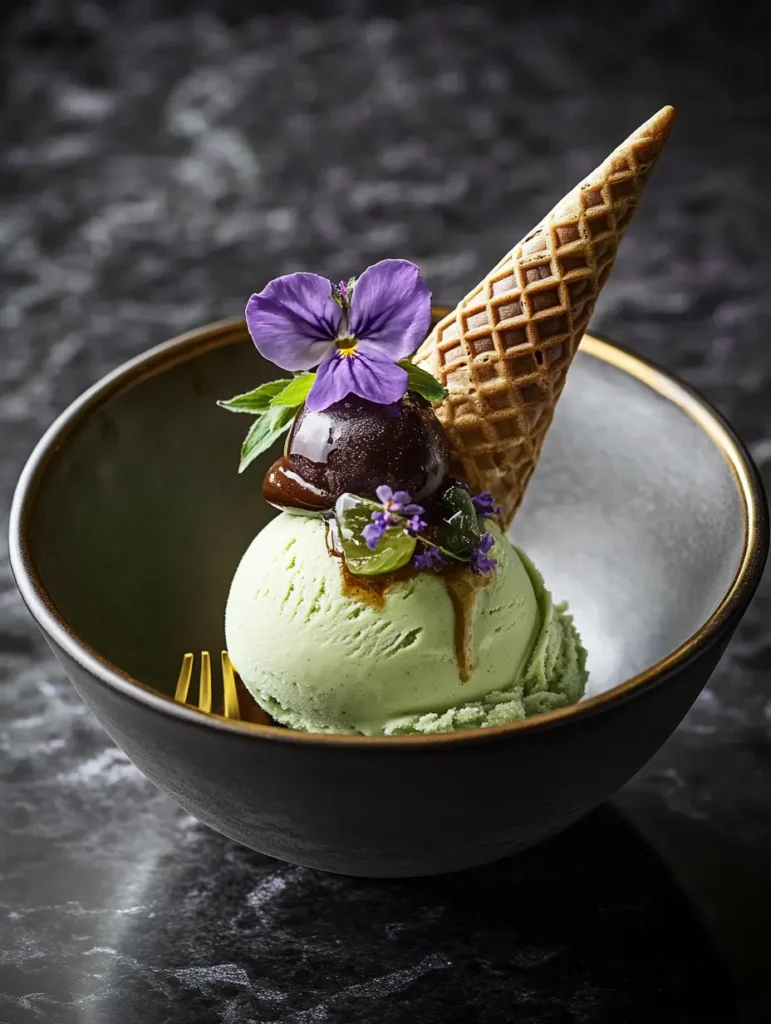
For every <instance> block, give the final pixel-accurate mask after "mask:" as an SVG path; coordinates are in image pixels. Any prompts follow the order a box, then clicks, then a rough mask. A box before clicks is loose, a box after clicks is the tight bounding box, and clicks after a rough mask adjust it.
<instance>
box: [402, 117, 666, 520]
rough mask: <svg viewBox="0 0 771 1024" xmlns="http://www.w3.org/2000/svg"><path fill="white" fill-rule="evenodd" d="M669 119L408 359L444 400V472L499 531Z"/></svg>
mask: <svg viewBox="0 0 771 1024" xmlns="http://www.w3.org/2000/svg"><path fill="white" fill-rule="evenodd" d="M673 117H674V111H673V109H672V108H671V107H665V108H664V109H663V110H662V111H660V112H659V113H658V114H656V115H655V116H654V117H652V118H651V119H650V121H647V122H646V123H645V124H644V125H643V126H642V127H641V128H639V129H638V130H637V131H636V132H635V133H634V134H633V135H631V136H630V137H629V138H628V139H627V140H626V142H624V143H623V144H622V145H621V146H619V148H618V149H616V150H615V151H614V152H613V153H612V154H611V155H610V156H609V157H608V159H607V160H606V161H605V162H604V163H603V164H601V165H600V167H598V168H597V170H596V171H594V172H593V173H592V174H590V175H589V177H588V178H586V179H585V180H584V181H583V182H581V183H580V184H579V185H577V186H576V188H574V189H573V191H572V192H569V193H568V195H567V196H565V198H564V199H563V200H562V201H561V202H559V203H558V204H557V206H555V207H554V209H553V210H552V211H551V213H549V214H548V215H547V216H546V217H544V219H543V220H542V221H541V223H540V224H538V226H537V227H535V228H534V229H533V230H532V231H531V232H530V233H529V234H528V235H526V236H525V238H524V239H523V240H522V241H521V242H520V243H519V244H518V245H517V246H515V248H514V249H513V250H512V251H511V252H510V253H508V254H507V255H506V256H505V257H504V258H503V259H502V260H501V262H500V263H499V264H498V266H497V267H496V268H495V269H494V270H493V271H492V272H491V273H490V274H489V275H488V276H487V277H486V278H485V280H484V281H482V283H481V284H479V285H478V286H477V287H476V288H475V289H474V290H473V291H472V292H470V293H469V294H468V295H467V296H466V298H465V299H463V301H462V302H461V303H460V304H459V305H458V306H457V308H456V309H455V310H454V311H453V312H452V313H450V314H449V315H448V316H447V317H445V319H444V320H442V321H441V322H440V323H439V324H437V326H436V327H435V328H434V330H433V331H432V332H431V334H430V335H429V337H428V338H427V339H426V341H425V342H424V343H423V344H422V345H421V347H420V348H419V349H418V351H417V353H416V355H415V362H417V363H418V364H419V365H421V366H423V367H424V368H425V369H426V370H428V371H429V372H430V373H432V374H433V375H434V376H435V377H436V378H437V379H438V380H439V381H441V383H442V384H443V385H444V386H445V387H446V388H448V389H449V392H450V394H449V397H448V398H446V399H445V400H444V402H442V403H441V404H440V405H438V406H437V407H436V413H437V415H438V417H439V419H440V420H441V421H442V423H443V425H444V427H445V429H446V431H447V433H448V435H449V438H450V442H451V444H452V448H453V456H454V466H453V469H454V471H455V472H456V473H457V474H458V475H459V476H461V477H462V478H463V479H465V480H466V481H467V482H468V483H469V485H470V486H471V487H472V488H473V489H474V490H478V491H490V492H491V493H492V494H494V495H495V497H496V498H497V499H498V502H499V504H500V505H501V509H502V518H503V520H504V523H505V524H506V525H508V524H509V523H510V522H511V519H512V518H513V516H514V513H515V512H516V510H517V508H518V506H519V503H520V501H521V500H522V496H523V495H524V492H525V488H526V486H527V483H528V481H529V479H530V476H531V475H532V473H533V470H534V469H535V466H536V463H537V461H538V457H539V455H540V452H541V445H542V444H543V440H544V437H545V435H546V431H547V430H548V428H549V424H550V423H551V421H552V416H553V414H554V406H555V404H556V402H557V399H558V398H559V395H560V393H561V391H562V388H563V386H564V383H565V377H566V374H567V371H568V368H569V366H570V363H571V361H572V359H573V356H574V355H575V352H576V349H577V348H578V345H579V342H580V341H581V337H582V336H583V333H584V331H585V330H586V326H587V324H588V323H589V318H590V317H591V315H592V311H593V310H594V304H595V302H596V300H597V296H598V295H599V293H600V289H601V288H602V286H603V285H604V284H605V282H606V281H607V279H608V276H609V275H610V272H611V269H612V267H613V261H614V259H615V257H616V251H617V249H618V245H619V242H620V240H621V238H622V236H623V234H624V231H625V230H626V228H627V227H628V225H629V222H630V221H631V219H632V217H633V216H634V212H635V209H636V208H637V204H638V202H639V199H640V196H641V195H642V192H643V189H644V188H645V184H646V182H647V180H648V176H649V175H650V172H651V171H652V169H653V167H654V165H655V163H656V160H657V158H658V156H659V153H660V152H661V149H662V147H663V145H664V142H665V141H666V138H667V135H668V134H669V129H670V127H671V124H672V120H673Z"/></svg>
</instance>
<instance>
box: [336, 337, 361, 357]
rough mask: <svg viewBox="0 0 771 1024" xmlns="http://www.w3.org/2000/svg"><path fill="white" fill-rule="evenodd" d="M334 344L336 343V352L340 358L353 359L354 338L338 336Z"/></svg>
mask: <svg viewBox="0 0 771 1024" xmlns="http://www.w3.org/2000/svg"><path fill="white" fill-rule="evenodd" d="M335 344H336V345H337V354H338V355H339V356H340V358H341V359H353V357H354V356H355V355H356V339H355V338H350V337H348V338H338V339H337V341H336V342H335Z"/></svg>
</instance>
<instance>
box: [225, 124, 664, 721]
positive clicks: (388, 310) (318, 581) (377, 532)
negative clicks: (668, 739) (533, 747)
mask: <svg viewBox="0 0 771 1024" xmlns="http://www.w3.org/2000/svg"><path fill="white" fill-rule="evenodd" d="M672 119H673V111H672V110H671V108H665V109H664V110H662V111H660V112H659V113H658V114H657V115H655V116H654V117H653V118H651V119H650V121H648V122H647V123H646V124H644V125H643V126H642V127H641V128H639V129H638V130H637V131H636V132H635V133H633V135H631V136H630V137H629V139H627V140H626V142H624V143H623V144H622V145H621V146H620V147H618V148H617V149H616V150H615V151H614V152H613V153H611V155H610V156H609V157H608V159H607V160H606V161H605V162H604V163H603V164H602V165H601V166H600V167H599V168H597V170H595V171H594V172H593V173H592V174H590V175H589V176H588V177H587V178H586V179H585V180H584V181H583V182H581V183H580V184H579V185H578V186H577V187H576V188H575V189H573V191H572V192H570V193H569V194H568V195H567V196H566V197H565V198H564V199H563V200H562V201H561V202H559V203H558V204H557V205H556V206H555V208H554V209H553V210H552V211H551V212H550V213H548V214H547V215H546V217H544V218H543V220H541V221H540V222H539V223H538V224H537V225H536V227H535V228H534V229H533V230H532V231H530V232H529V233H528V234H527V235H526V236H525V237H524V238H523V239H522V241H521V242H519V243H518V244H517V245H516V246H515V247H514V248H513V249H512V250H510V252H509V253H507V254H506V255H505V256H504V258H503V259H502V260H501V261H500V262H499V263H498V264H497V265H496V266H495V267H494V268H493V269H492V270H491V271H490V273H489V274H488V275H487V276H486V277H485V278H484V279H483V280H482V281H481V282H480V284H479V285H478V286H477V287H476V288H475V289H473V291H471V292H470V293H469V294H468V295H467V296H466V297H465V298H464V299H462V300H461V302H460V303H459V304H458V306H457V307H456V309H455V310H454V311H453V313H451V314H450V315H448V316H447V317H445V318H444V319H442V320H440V321H439V322H438V323H437V324H436V326H435V327H434V328H433V329H432V330H431V331H430V333H428V332H429V328H430V324H431V309H430V294H429V291H428V288H427V287H426V286H425V284H424V283H423V281H422V279H421V276H420V272H419V270H418V268H417V267H416V266H415V265H414V264H412V263H409V262H408V261H406V260H384V261H383V262H381V263H378V264H376V265H375V266H373V267H370V268H368V269H367V270H365V271H364V273H363V274H362V275H361V276H360V277H359V278H358V279H354V278H352V279H351V280H349V281H347V282H340V283H339V284H333V283H332V282H330V281H327V280H326V279H325V278H323V277H319V276H318V275H316V274H290V275H288V276H286V277H282V278H278V279H277V280H275V281H272V282H271V283H270V284H269V285H267V287H266V288H264V289H263V291H262V292H260V293H259V294H257V295H253V296H252V297H251V299H250V300H249V304H248V306H247V310H246V319H247V324H248V327H249V331H250V334H251V336H252V339H253V341H254V344H255V346H256V347H257V349H258V350H259V352H260V353H261V355H262V356H263V357H265V358H266V359H269V360H271V361H273V362H274V363H276V364H277V365H278V366H280V367H281V368H282V369H284V370H286V371H289V372H290V373H292V374H293V375H294V376H290V377H287V378H284V379H282V380H276V381H270V382H269V383H266V384H262V385H261V386H260V387H258V388H255V389H254V390H253V391H251V392H249V393H247V394H245V395H239V396H236V397H235V398H233V399H230V400H229V401H227V402H223V403H221V404H222V405H223V406H224V407H225V408H226V409H230V410H232V411H235V412H247V413H251V414H253V415H254V416H256V420H255V423H254V424H253V425H252V428H251V430H250V431H249V433H248V435H247V438H246V441H245V442H244V447H243V450H242V453H241V467H240V468H241V469H242V470H243V469H244V468H245V467H246V466H248V465H249V464H250V463H251V462H252V461H253V460H254V459H255V458H256V456H257V455H259V454H260V453H261V452H264V451H265V450H266V449H267V448H268V446H269V445H270V444H271V443H272V442H273V441H274V440H275V439H276V438H277V437H278V436H280V435H282V434H284V433H287V432H288V437H287V439H286V443H285V447H284V452H283V454H282V455H281V457H280V458H278V459H277V460H276V461H275V462H274V463H273V465H272V466H271V467H270V469H269V470H268V472H267V474H266V475H265V478H264V481H263V495H264V497H265V498H266V500H267V501H268V502H270V503H271V504H272V505H274V506H276V507H277V508H279V509H280V510H281V514H280V515H278V516H277V517H276V518H274V519H273V520H272V521H271V522H270V523H269V524H268V525H267V526H266V527H265V528H264V529H263V530H261V531H260V532H259V533H258V534H257V536H256V537H255V539H254V540H253V542H252V544H251V545H250V547H249V549H248V550H247V551H246V553H245V554H244V556H243V559H242V560H241V563H240V565H239V567H238V569H237V571H236V574H235V577H234V579H233V583H232V586H231V590H230V595H229V598H228V605H227V609H226V616H225V630H226V639H227V646H228V650H229V651H230V655H231V658H232V659H233V663H234V664H235V666H236V668H237V669H238V671H239V674H240V675H241V678H242V679H243V681H244V684H245V685H246V687H247V688H248V689H249V691H250V693H252V695H253V696H254V697H255V699H256V700H257V702H258V703H259V704H260V706H261V707H263V708H264V709H265V710H267V712H268V713H269V714H270V715H271V716H272V717H273V718H274V720H276V721H278V722H280V723H282V724H284V725H288V726H290V727H291V728H294V729H303V730H308V731H312V732H343V733H345V732H347V733H355V734H359V735H362V734H363V735H386V736H390V735H404V734H411V733H438V732H448V731H452V730H454V729H468V728H475V727H488V726H494V725H503V724H506V723H509V722H514V721H517V720H520V719H523V718H526V717H527V716H529V715H534V714H538V713H541V712H544V711H549V710H551V709H554V708H559V707H565V706H566V705H568V704H571V703H574V702H575V701H577V700H579V699H580V698H581V696H582V695H583V693H584V689H585V686H586V682H587V678H588V672H587V668H586V651H585V650H584V648H583V645H582V643H581V639H580V636H579V634H578V631H577V629H576V627H575V625H574V623H573V620H572V618H571V616H570V615H569V614H568V612H567V607H566V606H565V605H555V604H554V602H553V601H552V597H551V594H550V592H549V591H548V589H547V588H546V586H545V584H544V581H543V578H542V577H541V575H540V573H539V572H538V570H537V569H536V568H535V566H534V565H533V564H532V562H531V561H530V560H529V558H528V557H527V555H526V554H525V553H524V552H522V551H520V550H518V549H517V548H515V547H514V546H513V545H512V544H511V543H510V541H509V539H508V537H507V535H506V532H505V531H506V530H507V529H508V527H509V525H510V523H511V520H512V518H513V516H514V513H515V511H516V509H517V508H518V506H519V503H520V501H521V499H522V495H523V493H524V490H525V487H526V486H527V483H528V481H529V479H530V476H531V474H532V472H533V469H534V468H535V465H536V462H537V460H538V457H539V454H540V451H541V446H542V444H543V440H544V437H545V435H546V432H547V430H548V427H549V424H550V422H551V419H552V415H553V413H554V408H555V406H556V403H557V401H558V398H559V396H560V394H561V391H562V388H563V385H564V383H565V377H566V374H567V372H568V368H569V366H570V364H571V362H572V359H573V357H574V355H575V353H576V351H577V349H578V345H579V343H580V340H581V337H582V335H583V333H584V331H585V329H586V326H587V324H588V321H589V317H590V315H591V312H592V310H593V307H594V303H595V301H596V299H597V296H598V294H599V292H600V290H601V289H602V287H603V285H604V284H605V281H606V280H607V278H608V275H609V273H610V270H611V267H612V264H613V260H614V258H615V255H616V250H617V248H618V244H619V242H620V240H621V238H622V236H623V234H624V232H625V230H626V228H627V227H628V225H629V223H630V221H631V219H632V216H633V214H634V211H635V209H636V206H637V203H638V201H639V199H640V197H641V195H642V191H643V188H644V186H645V184H646V182H647V180H648V177H649V175H650V172H651V170H652V168H653V166H654V165H655V163H656V160H657V157H658V155H659V153H660V152H661V149H662V147H663V145H664V141H665V140H666V137H667V134H668V132H669V128H670V126H671V123H672ZM426 335H428V336H426Z"/></svg>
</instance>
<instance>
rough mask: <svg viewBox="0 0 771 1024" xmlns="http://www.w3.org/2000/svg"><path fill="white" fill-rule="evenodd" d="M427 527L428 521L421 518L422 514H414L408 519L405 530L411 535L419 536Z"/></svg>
mask: <svg viewBox="0 0 771 1024" xmlns="http://www.w3.org/2000/svg"><path fill="white" fill-rule="evenodd" d="M425 529H426V522H425V520H424V519H421V518H420V516H418V515H415V516H412V518H411V519H408V520H407V525H406V526H405V528H404V532H405V533H406V534H408V535H409V536H410V537H419V536H420V535H421V533H423V531H424V530H425Z"/></svg>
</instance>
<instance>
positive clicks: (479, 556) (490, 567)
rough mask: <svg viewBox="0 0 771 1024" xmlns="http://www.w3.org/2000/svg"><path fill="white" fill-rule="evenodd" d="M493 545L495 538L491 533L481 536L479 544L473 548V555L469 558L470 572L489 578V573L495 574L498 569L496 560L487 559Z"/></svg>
mask: <svg viewBox="0 0 771 1024" xmlns="http://www.w3.org/2000/svg"><path fill="white" fill-rule="evenodd" d="M494 544H495V537H493V535H492V534H491V533H483V534H482V536H481V537H480V538H479V543H478V544H477V546H476V547H475V548H474V554H473V555H472V556H471V571H472V572H475V573H477V575H479V576H489V574H490V573H492V572H495V570H496V569H497V567H498V559H497V558H488V557H487V556H488V554H489V552H490V549H491V548H492V547H493V546H494Z"/></svg>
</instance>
